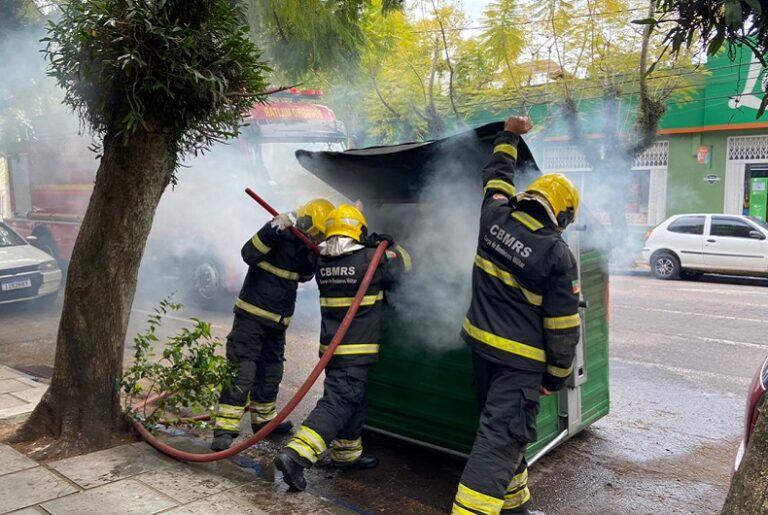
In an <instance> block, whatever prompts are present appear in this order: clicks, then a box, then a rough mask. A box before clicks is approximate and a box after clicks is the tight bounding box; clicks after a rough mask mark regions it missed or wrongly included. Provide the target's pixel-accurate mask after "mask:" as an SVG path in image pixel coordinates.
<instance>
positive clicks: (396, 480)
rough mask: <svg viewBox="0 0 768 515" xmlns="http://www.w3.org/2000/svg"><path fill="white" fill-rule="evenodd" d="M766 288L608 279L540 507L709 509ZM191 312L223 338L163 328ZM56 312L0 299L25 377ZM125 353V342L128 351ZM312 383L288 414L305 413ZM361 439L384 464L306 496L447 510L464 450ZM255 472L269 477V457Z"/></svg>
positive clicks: (287, 388) (379, 507) (545, 471)
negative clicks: (588, 368) (599, 403)
mask: <svg viewBox="0 0 768 515" xmlns="http://www.w3.org/2000/svg"><path fill="white" fill-rule="evenodd" d="M766 286H768V281H762V280H741V279H729V280H724V279H721V278H715V277H705V278H704V279H703V280H701V281H698V282H683V281H675V282H662V281H657V280H654V279H651V278H649V277H647V276H644V275H632V276H614V277H612V283H611V304H612V310H611V345H612V350H611V374H612V377H611V385H612V412H611V414H610V415H609V416H608V417H606V418H605V419H603V420H601V421H600V422H598V423H597V424H595V425H594V426H593V427H592V428H591V429H590V430H588V431H585V432H584V433H582V434H580V435H578V436H577V437H576V438H574V439H573V440H571V441H569V442H566V443H565V444H564V445H562V446H561V447H560V448H558V449H557V450H555V451H554V452H553V453H552V454H550V455H549V456H547V457H545V458H543V459H542V460H541V461H539V462H538V463H537V464H536V466H535V467H533V468H532V470H531V484H532V489H533V492H534V496H535V498H536V501H537V507H538V508H539V509H543V510H545V511H546V513H548V514H549V515H553V514H554V515H558V514H560V515H574V514H578V515H582V514H585V515H589V514H595V515H596V514H635V513H636V514H650V513H654V514H655V513H664V514H678V513H680V514H684V513H691V514H706V513H717V512H718V511H719V508H720V506H721V505H722V502H723V499H724V495H725V492H726V491H727V485H728V481H729V479H730V471H731V467H732V463H733V457H734V456H735V452H736V449H737V447H738V442H739V439H740V434H741V430H742V417H743V411H744V399H745V392H746V388H747V386H748V384H749V381H750V379H751V377H752V375H753V373H754V371H755V369H756V368H757V366H758V365H759V364H760V362H761V360H762V359H763V358H764V356H765V355H766V354H768V343H766V341H765V337H764V334H765V332H766V329H768V318H766V317H765V313H766V309H767V308H768V288H766ZM313 295H314V294H313V292H311V291H307V292H305V293H304V294H303V295H302V297H303V298H304V299H305V304H302V306H306V309H304V310H303V311H301V312H300V314H299V316H298V317H297V318H296V322H295V323H294V324H293V325H292V327H291V329H290V330H289V334H290V338H289V350H288V356H287V358H288V362H287V364H286V370H287V377H286V378H285V380H284V383H283V391H282V392H281V397H283V398H286V397H287V396H289V395H290V394H292V393H293V391H295V390H296V388H298V386H299V384H300V383H301V381H302V380H303V378H304V377H305V376H306V373H307V372H308V370H309V369H310V368H311V366H312V365H314V363H315V362H316V339H315V338H316V332H317V325H318V321H317V308H316V307H315V305H314V303H313ZM138 305H139V306H140V307H139V308H138V309H137V311H135V312H134V317H133V319H132V321H131V332H130V333H129V334H134V333H135V332H136V331H138V330H139V329H140V328H141V326H142V322H143V319H144V318H145V317H146V310H147V309H148V308H150V306H151V303H148V302H144V301H140V302H139V303H138ZM191 314H194V315H197V316H200V317H201V318H203V319H205V320H208V321H211V322H213V323H214V324H215V327H214V331H215V333H216V334H217V335H219V336H222V337H223V336H224V335H226V332H227V330H228V328H229V324H230V318H231V315H230V314H229V313H226V312H200V311H199V310H185V312H182V313H179V314H178V317H179V320H177V319H172V320H168V323H167V324H166V330H168V331H173V330H175V329H177V328H178V327H179V326H180V325H181V323H182V320H183V319H184V318H185V317H186V316H188V315H191ZM56 322H57V314H56V311H51V312H45V313H40V312H38V311H36V310H34V309H30V308H23V307H10V308H9V307H0V328H1V329H0V364H3V365H6V366H10V367H14V368H17V369H21V370H23V371H25V372H27V373H28V374H31V375H42V376H44V375H45V374H46V373H50V367H51V366H52V364H53V363H52V360H53V348H54V339H55V332H56ZM129 341H130V338H129ZM130 352H131V349H130V345H128V346H127V348H126V356H127V357H129V356H130ZM317 393H318V391H317V389H315V390H314V391H313V393H312V394H311V395H310V397H311V398H310V399H309V401H307V402H305V403H304V405H303V406H302V408H300V411H301V413H299V414H297V415H294V416H293V417H291V418H292V419H293V420H295V421H296V422H300V420H301V418H302V416H303V414H305V413H306V411H307V409H308V408H309V407H311V405H312V404H313V402H312V401H313V400H314V399H316V398H317ZM366 441H367V448H368V450H369V451H371V452H376V453H377V454H378V455H379V456H380V457H381V458H382V466H381V468H380V469H379V470H376V471H366V472H362V473H357V474H352V473H338V472H329V471H328V470H324V469H317V470H313V471H311V473H310V474H309V480H310V483H311V487H310V493H313V494H318V495H321V496H324V497H326V498H328V499H330V500H332V502H333V503H334V505H336V506H344V507H346V508H348V509H351V510H353V511H356V512H359V513H397V514H407V513H412V514H425V515H429V514H433V513H434V514H437V513H447V512H448V510H449V506H450V503H451V500H452V496H453V492H454V491H455V486H456V483H457V480H458V477H459V475H460V473H461V468H462V464H463V462H462V460H461V459H459V458H454V457H450V456H445V455H442V454H440V453H437V452H433V451H427V450H422V449H419V448H415V447H413V446H411V445H407V444H403V443H400V442H396V441H393V440H390V439H387V438H383V437H376V436H371V437H369V438H367V440H366ZM279 444H280V442H279V441H271V442H265V443H263V444H260V445H258V446H256V447H255V448H253V449H252V450H250V451H249V452H248V456H249V457H250V458H252V459H253V461H254V462H256V463H261V464H262V465H264V464H266V463H268V460H269V459H270V458H271V456H272V455H273V454H274V452H275V449H276V448H277V447H278V446H279ZM260 470H261V475H262V477H263V478H264V479H267V480H270V479H272V476H271V472H270V471H269V470H268V468H267V467H260ZM0 474H2V472H0ZM2 481H3V478H0V483H2ZM137 481H138V483H141V481H143V479H141V478H139V480H137ZM134 486H135V485H134ZM272 488H273V489H274V490H275V491H276V492H281V491H282V488H283V487H282V484H280V483H276V484H275V485H274V486H273V487H272ZM172 497H173V496H172ZM253 498H254V499H256V500H258V499H259V498H260V496H259V495H255V496H254V497H253ZM272 502H274V500H273V501H272ZM176 503H177V504H178V503H179V501H178V499H177V500H176ZM257 506H258V507H259V508H261V509H262V510H264V511H267V512H270V513H283V512H281V511H279V510H278V511H272V510H271V509H270V507H269V506H267V505H258V504H257ZM270 506H274V504H271V503H270ZM0 511H2V510H0Z"/></svg>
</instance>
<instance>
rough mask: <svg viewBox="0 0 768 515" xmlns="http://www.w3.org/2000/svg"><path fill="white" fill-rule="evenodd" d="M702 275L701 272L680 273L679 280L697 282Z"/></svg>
mask: <svg viewBox="0 0 768 515" xmlns="http://www.w3.org/2000/svg"><path fill="white" fill-rule="evenodd" d="M703 275H704V274H703V273H701V272H692V271H690V270H681V271H680V279H684V280H686V281H698V280H699V279H701V276H703Z"/></svg>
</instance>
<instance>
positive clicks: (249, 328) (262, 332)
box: [214, 313, 285, 436]
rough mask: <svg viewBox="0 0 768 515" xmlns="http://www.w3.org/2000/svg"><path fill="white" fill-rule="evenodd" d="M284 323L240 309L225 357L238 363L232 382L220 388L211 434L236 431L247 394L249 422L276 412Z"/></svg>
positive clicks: (268, 416)
mask: <svg viewBox="0 0 768 515" xmlns="http://www.w3.org/2000/svg"><path fill="white" fill-rule="evenodd" d="M284 354H285V327H282V326H278V325H277V324H274V323H272V322H269V321H266V320H264V321H262V320H260V319H258V318H255V317H249V316H247V315H242V314H240V313H236V314H235V320H234V322H233V323H232V331H231V332H230V333H229V335H228V336H227V359H228V360H229V361H230V362H232V363H236V364H237V376H236V377H235V380H234V383H233V384H232V386H231V387H230V388H229V389H227V390H224V391H222V392H221V397H220V398H219V408H218V412H217V414H216V422H215V426H214V435H215V436H218V435H221V434H225V433H230V434H233V435H237V434H238V433H239V426H240V419H241V418H242V416H243V412H244V411H245V405H246V403H247V402H248V399H249V397H250V403H251V406H250V409H251V422H252V423H253V424H260V423H263V422H267V421H269V420H272V419H273V418H275V416H276V415H277V402H276V401H277V392H278V390H279V388H280V381H282V379H283V362H284V361H285V358H284Z"/></svg>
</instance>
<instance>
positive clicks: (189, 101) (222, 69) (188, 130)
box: [44, 0, 269, 153]
mask: <svg viewBox="0 0 768 515" xmlns="http://www.w3.org/2000/svg"><path fill="white" fill-rule="evenodd" d="M243 20H244V15H243V12H242V10H241V8H240V7H238V3H237V2H233V1H231V0H194V1H189V0H157V1H152V2H147V1H144V0H88V1H81V2H68V3H66V4H65V5H64V6H63V7H62V15H61V19H60V20H59V21H57V22H51V23H50V24H49V27H48V37H47V38H45V39H44V41H45V42H47V47H46V49H45V54H46V57H47V58H48V60H49V61H50V71H49V73H50V75H52V76H53V77H55V79H56V80H57V82H58V83H59V85H60V86H61V87H62V88H63V89H64V91H65V98H64V102H65V103H66V104H67V105H69V106H70V107H72V108H73V109H75V110H76V111H78V113H79V114H80V116H81V118H82V119H83V120H84V121H85V122H86V123H87V124H88V125H89V126H90V127H91V128H92V129H93V130H94V131H95V132H96V133H97V134H104V133H106V131H107V130H108V129H110V130H114V131H115V132H114V134H116V135H121V136H122V137H123V139H124V141H127V139H128V137H129V136H130V134H131V133H133V132H134V131H137V130H145V131H150V132H151V131H155V132H160V131H162V132H165V133H168V134H170V135H171V136H172V139H173V141H175V142H176V144H177V145H178V148H177V151H178V152H180V153H184V152H197V151H199V150H204V149H206V148H208V147H209V146H210V145H211V144H212V143H213V142H214V141H218V140H222V139H226V138H231V137H234V136H236V135H237V134H238V133H239V129H240V126H241V119H242V117H243V115H244V114H245V113H247V111H248V110H249V108H250V107H251V105H252V104H253V102H254V100H258V99H261V96H260V95H261V93H262V92H263V91H264V89H265V87H266V84H265V80H264V77H263V75H264V74H265V73H267V72H269V68H268V67H267V66H266V64H264V63H263V62H261V61H260V57H259V52H258V50H257V49H256V47H255V46H254V44H253V43H252V42H251V41H250V39H249V38H248V28H247V26H245V24H244V21H243Z"/></svg>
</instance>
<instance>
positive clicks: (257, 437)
mask: <svg viewBox="0 0 768 515" xmlns="http://www.w3.org/2000/svg"><path fill="white" fill-rule="evenodd" d="M249 195H250V193H249ZM254 195H256V194H255V193H254V194H253V195H251V196H254ZM256 197H258V195H256ZM259 198H260V197H259ZM257 201H258V200H257ZM259 203H260V204H261V202H259ZM264 204H266V202H265V203H264ZM264 204H262V205H264ZM386 249H387V242H386V241H382V242H381V243H379V246H378V247H377V248H376V253H375V254H374V255H373V258H372V259H371V264H370V266H369V267H368V270H367V271H366V273H365V276H363V281H362V282H361V283H360V287H359V288H358V289H357V294H355V298H354V301H353V302H352V305H351V306H350V307H349V309H348V310H347V314H346V315H345V316H344V319H343V320H342V321H341V326H339V330H338V331H337V332H336V334H335V335H334V337H333V340H331V343H330V344H329V345H328V349H327V350H326V351H325V353H324V354H323V357H321V358H320V361H318V362H317V365H315V368H314V369H312V372H311V373H310V374H309V376H308V377H307V379H306V380H305V381H304V384H302V385H301V388H299V390H298V391H297V392H296V394H295V395H294V396H293V398H292V399H291V400H290V401H289V402H288V404H286V405H285V406H284V407H283V409H281V410H280V412H279V413H278V414H277V416H276V417H275V418H273V419H272V420H271V421H269V423H268V424H267V425H266V426H264V427H262V428H261V429H260V430H259V431H258V432H257V433H256V434H254V435H253V436H251V437H250V438H248V439H247V440H244V441H242V442H240V443H239V444H237V445H234V446H232V447H230V448H229V449H226V450H224V451H219V452H211V453H206V454H197V453H194V452H186V451H181V450H179V449H176V448H174V447H171V446H170V445H168V444H166V443H165V442H162V441H160V440H159V439H157V438H156V437H155V436H154V435H153V434H152V433H150V432H149V431H148V430H147V428H146V427H144V425H142V423H141V422H139V421H134V422H133V426H134V427H135V428H136V431H138V432H139V434H140V435H141V436H142V438H144V439H145V440H146V441H147V443H149V444H150V445H151V446H152V447H154V448H155V449H157V450H158V451H160V452H162V453H163V454H167V455H168V456H170V457H172V458H175V459H177V460H183V461H195V462H209V461H218V460H222V459H224V458H229V457H231V456H234V455H235V454H238V453H240V452H241V451H243V450H245V449H247V448H248V447H251V446H252V445H254V444H256V443H258V442H260V441H261V440H263V439H264V438H265V437H267V436H268V435H269V434H270V433H271V432H272V430H273V429H275V427H277V426H278V425H279V424H280V423H281V422H283V420H285V419H286V418H287V417H288V415H290V414H291V412H292V411H293V410H294V409H295V408H296V406H297V405H298V404H299V403H300V402H301V401H302V399H304V397H305V396H306V395H307V392H308V391H309V389H310V388H311V387H312V385H313V384H314V383H315V381H316V380H317V378H318V377H319V376H320V372H322V371H323V369H325V366H326V365H327V364H328V362H329V361H330V360H331V358H332V357H333V353H334V352H335V351H336V347H338V346H339V343H341V340H342V339H343V338H344V336H345V335H346V334H347V331H348V330H349V326H350V325H351V324H352V320H354V318H355V315H356V314H357V310H358V309H360V304H361V303H362V301H363V297H364V296H365V294H366V293H367V292H368V287H369V286H370V285H371V281H372V280H373V274H374V273H376V270H377V269H378V267H379V263H380V262H381V258H382V257H383V256H384V251H385V250H386ZM154 400H157V398H155V399H154ZM200 418H204V416H200Z"/></svg>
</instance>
